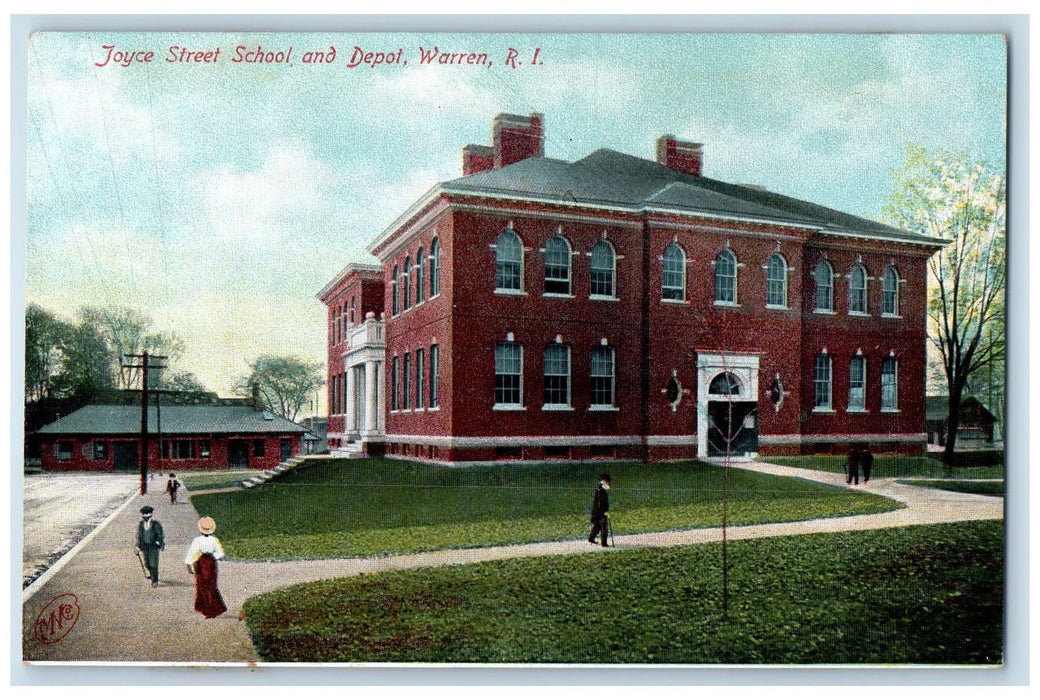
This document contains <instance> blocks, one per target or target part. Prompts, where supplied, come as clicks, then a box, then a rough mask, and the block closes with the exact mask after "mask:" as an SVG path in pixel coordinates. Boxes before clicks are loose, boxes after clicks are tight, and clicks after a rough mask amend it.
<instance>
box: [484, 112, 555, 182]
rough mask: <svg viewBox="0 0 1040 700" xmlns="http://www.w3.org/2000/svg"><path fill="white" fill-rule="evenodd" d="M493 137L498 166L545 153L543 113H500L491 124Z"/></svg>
mask: <svg viewBox="0 0 1040 700" xmlns="http://www.w3.org/2000/svg"><path fill="white" fill-rule="evenodd" d="M491 137H492V143H493V145H494V148H495V167H496V168H504V167H506V166H507V165H512V164H513V163H516V162H518V161H521V160H524V159H525V158H534V157H540V156H543V155H545V144H544V137H543V136H542V115H541V114H538V113H537V112H534V113H532V114H531V116H530V117H521V116H518V115H516V114H499V115H498V116H497V117H495V120H494V122H492V124H491Z"/></svg>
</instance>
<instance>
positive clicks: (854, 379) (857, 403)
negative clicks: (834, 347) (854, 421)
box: [849, 356, 867, 411]
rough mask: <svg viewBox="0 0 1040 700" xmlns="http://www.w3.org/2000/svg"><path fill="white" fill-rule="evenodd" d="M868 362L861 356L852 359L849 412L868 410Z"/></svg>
mask: <svg viewBox="0 0 1040 700" xmlns="http://www.w3.org/2000/svg"><path fill="white" fill-rule="evenodd" d="M866 391H867V361H866V359H865V358H863V357H861V356H856V357H853V358H852V362H850V363H849V410H850V411H862V410H865V409H866Z"/></svg>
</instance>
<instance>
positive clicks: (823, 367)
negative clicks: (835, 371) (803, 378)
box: [813, 355, 831, 410]
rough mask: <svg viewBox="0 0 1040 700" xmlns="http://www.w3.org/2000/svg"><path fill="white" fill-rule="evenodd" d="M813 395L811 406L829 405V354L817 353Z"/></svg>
mask: <svg viewBox="0 0 1040 700" xmlns="http://www.w3.org/2000/svg"><path fill="white" fill-rule="evenodd" d="M813 385H814V387H815V392H814V393H815V396H814V400H813V406H814V407H815V408H819V409H824V410H827V409H830V407H831V358H830V356H829V355H817V356H816V366H815V371H814V372H813Z"/></svg>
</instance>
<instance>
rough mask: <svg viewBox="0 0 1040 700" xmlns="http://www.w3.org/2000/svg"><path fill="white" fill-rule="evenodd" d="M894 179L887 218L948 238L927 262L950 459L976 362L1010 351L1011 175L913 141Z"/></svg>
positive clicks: (996, 360) (998, 359)
mask: <svg viewBox="0 0 1040 700" xmlns="http://www.w3.org/2000/svg"><path fill="white" fill-rule="evenodd" d="M895 184H896V187H895V191H894V192H893V194H892V196H891V197H890V198H889V201H888V203H887V205H886V207H885V215H886V216H887V217H888V218H889V220H890V221H892V223H894V224H896V225H897V226H900V227H902V228H905V229H908V230H911V231H919V232H921V233H926V234H928V235H931V236H934V237H936V238H942V239H945V240H948V241H949V244H948V245H947V246H946V247H944V248H942V249H941V250H940V251H939V252H937V253H936V254H935V255H934V256H933V257H932V259H931V260H930V261H929V263H928V273H929V274H928V339H929V341H930V342H931V343H932V344H933V345H934V346H935V347H936V349H937V350H938V351H939V357H940V358H941V363H942V371H943V376H944V377H945V380H946V385H947V389H948V391H947V393H948V395H949V406H948V409H949V417H948V421H947V425H948V429H947V440H946V447H945V452H944V453H943V460H944V461H946V462H947V463H949V462H951V461H952V458H953V451H954V447H955V445H956V439H957V428H958V427H959V425H960V405H961V400H962V398H963V397H964V392H965V387H967V386H968V385H969V382H970V380H971V379H972V378H973V375H976V373H977V372H979V370H982V369H983V368H987V367H992V366H993V364H998V365H1001V366H1002V365H1003V362H1004V359H1005V332H1004V328H1005V327H1004V310H1005V306H1004V303H1005V287H1006V281H1007V278H1006V255H1005V251H1006V204H1005V200H1006V183H1005V180H1004V177H1003V176H1002V175H1001V174H999V173H995V172H993V171H992V170H991V169H990V168H989V167H988V166H986V165H985V164H983V163H971V162H970V161H969V160H968V159H967V158H966V157H965V156H964V155H961V154H953V153H947V152H938V153H929V152H928V151H926V150H925V149H924V148H921V147H919V146H913V145H911V146H908V147H907V158H906V163H905V164H904V165H903V167H902V168H901V169H900V170H899V171H897V172H896V173H895ZM990 376H992V372H991V373H990ZM1003 376H1004V373H1003V371H1002V370H1001V371H1000V372H999V379H1000V381H1002V380H1003ZM999 393H1001V394H1003V387H1001V390H1000V392H999Z"/></svg>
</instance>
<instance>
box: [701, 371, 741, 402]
mask: <svg viewBox="0 0 1040 700" xmlns="http://www.w3.org/2000/svg"><path fill="white" fill-rule="evenodd" d="M708 393H709V394H716V395H718V396H739V395H740V380H739V379H737V378H736V376H735V375H734V374H733V373H731V372H722V373H721V374H718V375H716V377H715V378H714V379H712V380H711V384H709V385H708Z"/></svg>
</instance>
